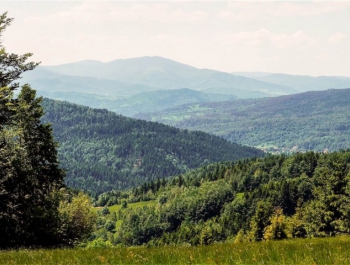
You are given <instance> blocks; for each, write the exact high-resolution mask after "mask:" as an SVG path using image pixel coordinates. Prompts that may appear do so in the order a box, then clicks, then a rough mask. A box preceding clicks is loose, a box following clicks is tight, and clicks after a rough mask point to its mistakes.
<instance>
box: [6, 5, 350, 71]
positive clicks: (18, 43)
mask: <svg viewBox="0 0 350 265" xmlns="http://www.w3.org/2000/svg"><path fill="white" fill-rule="evenodd" d="M5 11H8V15H9V17H14V18H15V21H14V22H13V24H12V26H11V27H9V28H8V30H7V31H6V32H5V34H4V36H3V45H4V46H5V47H6V48H7V51H9V52H15V53H25V52H33V53H34V56H33V59H34V60H36V61H41V62H42V64H43V65H52V64H62V63H69V62H74V61H80V60H86V59H94V60H100V61H111V60H115V59H124V58H132V57H139V56H155V55H157V56H162V57H166V58H170V59H173V60H176V61H179V62H182V63H186V64H189V65H192V66H195V67H198V68H210V69H216V70H222V71H227V72H233V71H262V72H282V73H290V74H306V75H345V76H350V2H349V1H342V2H334V1H315V2H296V1H285V2H281V1H274V2H273V1H269V2H267V1H257V2H253V1H249V2H248V1H244V2H243V1H242V2H240V1H208V2H205V1H191V2H190V1H171V2H170V1H138V2H137V1H53V0H51V1H14V0H11V1H3V0H0V12H1V13H3V12H5Z"/></svg>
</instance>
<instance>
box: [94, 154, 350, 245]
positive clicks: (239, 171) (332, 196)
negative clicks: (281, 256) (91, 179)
mask: <svg viewBox="0 0 350 265" xmlns="http://www.w3.org/2000/svg"><path fill="white" fill-rule="evenodd" d="M349 165H350V151H342V152H338V153H331V154H321V153H314V152H308V153H304V154H301V153H299V154H295V155H293V156H285V155H279V156H268V157H266V158H258V159H250V160H246V161H239V162H235V163H234V162H225V163H217V164H211V165H207V166H204V167H202V168H199V169H196V170H192V171H189V172H187V173H185V174H182V175H179V176H177V177H174V178H171V179H169V180H168V181H167V183H166V184H165V185H160V184H157V182H151V183H145V184H143V185H142V186H140V187H139V188H136V189H134V190H133V191H129V192H122V193H119V194H116V193H114V194H113V193H112V192H110V193H108V194H103V195H101V197H103V198H105V200H106V198H108V199H109V200H111V199H112V198H113V196H117V198H118V199H120V198H121V197H123V198H124V200H127V201H129V202H133V201H137V200H142V198H146V199H149V198H153V199H157V205H156V206H155V207H147V208H143V209H140V208H138V209H135V210H134V209H131V208H130V209H129V208H128V209H124V210H123V209H121V210H119V212H118V219H119V220H120V222H122V223H121V227H120V228H119V229H116V230H117V231H116V233H115V234H114V240H115V241H114V243H122V244H126V245H140V244H148V245H164V244H165V245H166V244H191V245H198V244H210V243H214V242H219V241H225V240H228V239H235V240H237V241H242V240H246V241H260V240H270V239H283V238H286V237H314V236H332V235H338V234H349V233H350V214H349V213H350V210H349V209H350V208H349V205H350V200H349V191H350V188H349V187H350V166H349ZM146 195H147V196H146ZM101 201H102V200H99V202H101Z"/></svg>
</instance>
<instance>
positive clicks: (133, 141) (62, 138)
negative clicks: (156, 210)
mask: <svg viewBox="0 0 350 265" xmlns="http://www.w3.org/2000/svg"><path fill="white" fill-rule="evenodd" d="M43 106H44V109H45V112H46V113H45V116H44V118H43V122H50V123H52V128H53V134H54V136H55V139H56V141H58V142H59V143H60V147H59V157H60V160H61V162H62V166H63V167H64V168H66V169H67V170H68V172H67V178H66V183H67V184H68V186H70V187H74V188H79V189H84V190H88V191H90V192H91V193H92V194H96V193H101V192H104V191H108V190H111V189H119V190H121V189H126V188H131V187H135V186H137V185H139V184H141V183H143V182H145V181H150V180H155V179H157V178H163V177H167V176H172V175H176V174H179V173H184V172H186V171H187V170H189V169H191V168H196V167H198V166H200V165H204V164H207V163H211V162H215V161H224V160H238V159H242V158H247V157H253V156H261V155H263V153H262V152H261V151H259V150H257V149H253V148H250V147H244V146H241V145H238V144H234V143H229V142H227V141H226V140H224V139H221V138H219V137H216V136H212V135H209V134H206V133H203V132H189V131H187V130H180V129H176V128H173V127H170V126H166V125H163V124H159V123H154V122H146V121H142V120H136V119H131V118H126V117H123V116H120V115H117V114H115V113H113V112H109V111H107V110H102V109H92V108H89V107H84V106H79V105H75V104H71V103H66V102H60V101H54V100H48V99H45V100H44V102H43Z"/></svg>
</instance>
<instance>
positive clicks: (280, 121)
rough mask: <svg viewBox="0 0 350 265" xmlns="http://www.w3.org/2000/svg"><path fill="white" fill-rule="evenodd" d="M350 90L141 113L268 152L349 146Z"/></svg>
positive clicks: (151, 118) (152, 119) (160, 120)
mask: <svg viewBox="0 0 350 265" xmlns="http://www.w3.org/2000/svg"><path fill="white" fill-rule="evenodd" d="M349 102H350V89H338V90H336V89H332V90H326V91H318V92H306V93H301V94H296V95H289V96H280V97H275V98H263V99H251V100H236V101H230V102H229V101H228V102H216V103H196V104H187V105H183V106H179V107H175V108H171V109H167V110H165V111H162V112H158V113H151V114H145V115H137V117H138V118H142V119H146V120H151V121H158V122H162V123H166V124H170V125H172V126H176V127H179V128H187V129H191V130H201V131H205V132H209V133H213V134H215V135H219V136H222V137H223V138H225V139H227V140H230V141H233V142H237V143H240V144H245V145H250V146H256V147H260V148H263V149H266V150H268V151H274V152H289V151H305V150H316V151H324V150H325V149H328V150H329V151H334V150H339V149H342V148H343V149H346V148H350V141H349V137H350V125H349V124H350V116H349V115H348V114H349V113H350V104H349Z"/></svg>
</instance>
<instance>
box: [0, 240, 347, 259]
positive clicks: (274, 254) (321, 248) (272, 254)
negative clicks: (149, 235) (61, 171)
mask: <svg viewBox="0 0 350 265" xmlns="http://www.w3.org/2000/svg"><path fill="white" fill-rule="evenodd" d="M0 263H1V264H38V265H41V264H42V265H44V264H45V265H48V264H77V265H79V264H307V265H309V264H350V237H335V238H317V239H296V240H285V241H269V242H260V243H237V244H232V243H222V244H213V245H209V246H198V247H190V246H167V247H158V248H157V247H154V248H146V247H131V248H126V247H125V248H124V247H118V248H105V249H82V248H75V249H54V250H42V249H40V250H17V251H15V250H12V251H1V252H0Z"/></svg>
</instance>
